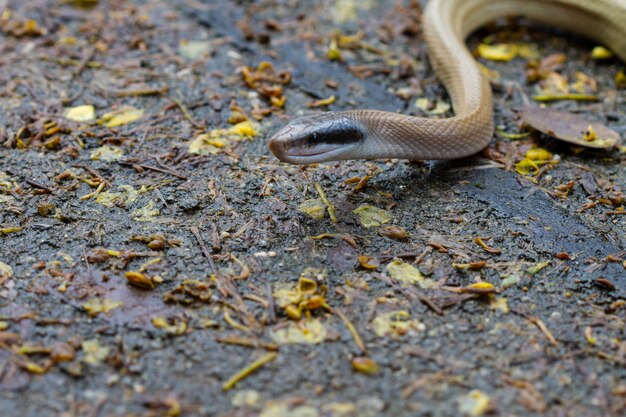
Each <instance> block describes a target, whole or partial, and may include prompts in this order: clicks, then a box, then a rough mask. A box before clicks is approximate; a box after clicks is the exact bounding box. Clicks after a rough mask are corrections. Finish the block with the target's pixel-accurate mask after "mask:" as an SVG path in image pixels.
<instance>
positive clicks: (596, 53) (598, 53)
mask: <svg viewBox="0 0 626 417" xmlns="http://www.w3.org/2000/svg"><path fill="white" fill-rule="evenodd" d="M613 56H614V55H613V52H611V51H610V50H608V49H606V48H605V47H604V46H596V47H595V48H593V49H592V50H591V58H593V59H609V58H613Z"/></svg>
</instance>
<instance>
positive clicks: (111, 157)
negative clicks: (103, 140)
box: [90, 145, 124, 162]
mask: <svg viewBox="0 0 626 417" xmlns="http://www.w3.org/2000/svg"><path fill="white" fill-rule="evenodd" d="M123 156H124V152H123V151H122V150H121V149H120V148H119V147H117V146H109V145H104V146H101V147H99V148H96V149H94V150H93V151H91V155H90V157H91V159H92V160H94V161H104V162H113V161H119V160H120V159H122V157H123Z"/></svg>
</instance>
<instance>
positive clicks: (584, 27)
mask: <svg viewBox="0 0 626 417" xmlns="http://www.w3.org/2000/svg"><path fill="white" fill-rule="evenodd" d="M509 16H524V17H528V18H530V19H532V20H535V21H538V22H541V23H545V24H547V25H552V26H557V27H560V28H564V29H567V30H570V31H572V32H575V33H579V34H582V35H584V36H586V37H589V38H591V39H594V40H595V41H597V42H600V43H602V44H603V45H604V46H606V47H608V48H610V49H611V50H612V51H613V52H614V53H615V54H616V55H617V56H618V57H619V58H620V59H621V60H622V61H623V62H626V0H430V2H429V3H428V5H427V7H426V10H425V12H424V16H423V29H424V36H425V39H426V43H427V45H428V51H429V58H430V62H431V64H432V66H433V68H434V70H435V73H436V74H437V77H438V78H439V80H440V81H441V82H442V83H443V85H444V86H445V87H446V90H447V91H448V94H449V96H450V99H451V100H452V106H453V109H454V112H455V116H454V117H450V118H447V119H429V118H421V117H414V116H409V115H403V114H398V113H391V112H384V111H378V110H349V111H339V112H327V113H322V114H319V115H314V116H308V117H303V118H299V119H295V120H292V121H291V122H289V123H288V124H287V125H286V126H284V127H283V128H282V129H280V130H279V131H278V132H276V133H275V134H274V135H273V136H272V138H271V139H270V142H269V147H270V150H271V151H272V152H273V153H274V155H276V156H277V157H278V158H279V159H280V160H282V161H284V162H290V163H294V164H306V163H315V162H324V161H333V160H343V159H377V158H401V159H410V160H421V159H454V158H461V157H464V156H468V155H471V154H474V153H476V152H478V151H480V150H481V149H483V148H484V147H485V146H487V144H488V143H489V141H490V139H491V137H492V134H493V103H492V98H491V89H490V86H489V82H488V81H487V80H486V78H485V77H484V76H483V75H482V74H481V71H480V69H479V67H478V65H477V63H476V61H475V60H474V57H473V56H472V54H471V53H470V51H469V50H468V49H467V47H466V46H465V38H466V37H467V36H468V35H469V34H470V33H472V32H473V31H475V30H476V29H478V28H479V27H481V26H483V25H485V24H487V23H489V22H492V21H494V20H496V19H498V18H501V17H509Z"/></svg>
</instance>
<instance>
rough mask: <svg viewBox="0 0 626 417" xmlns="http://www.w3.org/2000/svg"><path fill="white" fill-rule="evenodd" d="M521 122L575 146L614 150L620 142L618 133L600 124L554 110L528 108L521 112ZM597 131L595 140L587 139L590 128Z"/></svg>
mask: <svg viewBox="0 0 626 417" xmlns="http://www.w3.org/2000/svg"><path fill="white" fill-rule="evenodd" d="M519 116H520V118H521V120H522V121H523V122H524V123H526V124H527V125H529V126H531V127H532V128H533V129H536V130H538V131H540V132H543V133H545V134H546V135H550V136H553V137H555V138H557V139H561V140H564V141H566V142H569V143H573V144H575V145H580V146H585V147H590V148H612V147H614V146H615V145H617V144H618V143H619V142H620V135H619V133H617V132H616V131H614V130H612V129H609V128H608V127H606V126H604V125H602V124H599V123H590V122H589V120H588V119H587V118H585V117H584V116H581V115H577V114H573V113H567V112H561V111H558V110H554V109H547V108H539V107H527V108H525V109H523V110H521V111H520V112H519ZM590 126H591V128H592V129H593V130H594V131H595V139H594V140H587V139H585V132H587V131H588V130H589V127H590Z"/></svg>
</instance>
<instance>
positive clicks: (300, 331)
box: [270, 319, 328, 345]
mask: <svg viewBox="0 0 626 417" xmlns="http://www.w3.org/2000/svg"><path fill="white" fill-rule="evenodd" d="M327 333H328V331H327V330H326V326H324V324H322V322H321V321H320V320H319V319H310V320H302V321H298V322H292V323H290V324H289V325H288V326H286V327H282V328H280V329H277V330H271V331H270V336H271V337H272V339H273V340H274V341H275V342H276V343H279V344H281V345H284V344H313V345H315V344H318V343H322V342H323V341H324V339H326V334H327Z"/></svg>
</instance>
